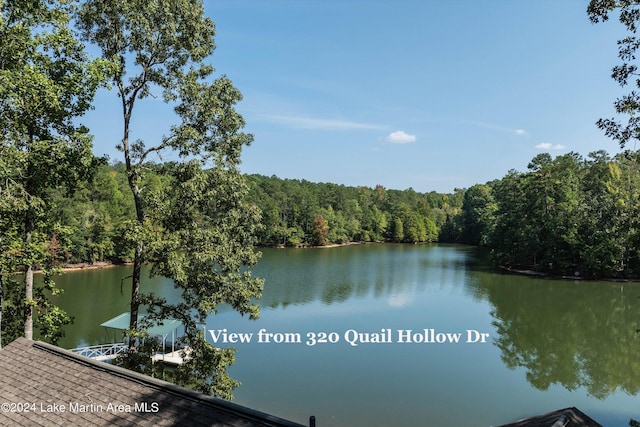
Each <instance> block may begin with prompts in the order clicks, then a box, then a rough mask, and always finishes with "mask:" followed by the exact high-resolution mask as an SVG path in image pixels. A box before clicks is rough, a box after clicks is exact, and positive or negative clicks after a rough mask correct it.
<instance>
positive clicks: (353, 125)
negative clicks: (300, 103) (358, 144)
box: [262, 114, 385, 130]
mask: <svg viewBox="0 0 640 427" xmlns="http://www.w3.org/2000/svg"><path fill="white" fill-rule="evenodd" d="M262 117H263V118H264V119H267V120H269V121H272V122H276V123H279V124H281V125H285V126H287V127H291V128H295V129H314V130H353V129H385V126H381V125H379V124H372V123H362V122H353V121H348V120H334V119H320V118H317V117H305V116H292V115H275V114H266V115H263V116H262Z"/></svg>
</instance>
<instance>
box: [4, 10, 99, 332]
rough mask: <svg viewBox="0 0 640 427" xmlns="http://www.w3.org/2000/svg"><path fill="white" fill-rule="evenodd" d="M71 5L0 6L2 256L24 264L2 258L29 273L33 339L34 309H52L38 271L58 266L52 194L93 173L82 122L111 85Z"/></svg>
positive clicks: (26, 302) (26, 304)
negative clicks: (53, 253) (37, 282)
mask: <svg viewBox="0 0 640 427" xmlns="http://www.w3.org/2000/svg"><path fill="white" fill-rule="evenodd" d="M72 7H73V4H72V2H63V1H60V2H58V1H44V0H40V1H38V0H34V1H28V2H18V1H9V2H1V3H0V8H1V16H0V153H2V154H1V155H0V157H2V158H3V159H4V161H3V162H2V164H1V166H2V169H1V170H0V174H1V175H2V176H1V180H0V197H1V198H3V199H5V200H4V202H3V203H2V207H3V208H4V209H6V210H5V211H4V212H2V217H3V221H2V222H3V224H2V225H3V226H4V229H3V230H2V233H0V234H2V235H3V241H2V251H3V252H4V253H5V255H6V254H7V253H11V254H12V258H13V260H14V261H17V262H16V264H12V263H10V262H8V259H9V258H11V257H8V256H3V257H2V259H3V261H5V262H8V263H5V264H3V265H2V266H0V269H1V271H2V272H1V273H0V274H2V275H3V276H4V277H6V274H7V273H8V272H11V270H10V269H11V268H14V267H16V266H18V267H20V268H21V269H22V270H24V273H25V276H24V277H25V279H24V294H22V292H15V293H14V295H20V298H21V299H22V300H23V303H22V311H23V313H24V317H23V322H22V323H23V325H24V336H25V337H26V338H27V339H32V337H33V321H34V308H38V309H42V306H43V304H46V303H45V302H44V300H43V299H42V294H41V292H40V291H39V290H37V289H35V290H34V283H33V270H34V268H35V267H36V266H38V265H39V266H42V267H45V268H47V267H50V266H51V257H49V256H48V255H49V254H48V253H47V251H48V247H49V243H50V242H51V238H52V235H53V228H54V224H52V223H51V221H50V220H49V217H48V215H47V214H48V212H49V209H50V204H51V201H50V199H49V197H48V191H49V190H50V189H51V188H56V187H59V186H66V187H67V188H68V189H71V188H73V187H74V186H75V184H76V183H77V182H78V181H79V180H80V179H81V177H82V176H83V175H84V174H85V173H87V172H88V171H89V170H90V169H91V166H92V162H93V156H92V154H91V137H90V135H89V134H88V131H87V129H86V128H84V127H82V126H78V125H77V124H76V120H77V118H78V117H80V116H81V115H82V114H84V113H85V112H86V111H87V110H88V109H89V108H91V102H92V100H93V96H94V94H95V92H96V90H97V88H98V87H99V86H100V84H101V83H102V82H104V73H103V72H104V71H105V69H104V66H105V63H104V61H89V60H88V59H87V56H86V54H85V52H84V47H83V45H82V44H81V43H80V42H79V41H78V40H77V39H76V38H75V37H74V34H73V31H72V29H71V28H70V27H69V23H70V21H71V11H72ZM17 199H20V201H18V200H17ZM46 274H48V273H46ZM48 277H49V278H50V276H48ZM7 283H9V282H8V281H6V280H5V281H4V284H5V285H7ZM52 283H53V282H52V281H51V280H48V286H52ZM18 311H19V310H18ZM41 317H42V320H44V321H46V320H55V319H56V318H57V319H59V317H56V316H54V317H47V316H41ZM50 326H51V327H57V326H60V325H53V324H52V325H50Z"/></svg>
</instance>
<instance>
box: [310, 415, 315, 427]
mask: <svg viewBox="0 0 640 427" xmlns="http://www.w3.org/2000/svg"><path fill="white" fill-rule="evenodd" d="M309 427H316V417H314V416H313V415H311V416H310V417H309Z"/></svg>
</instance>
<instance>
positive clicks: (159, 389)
mask: <svg viewBox="0 0 640 427" xmlns="http://www.w3.org/2000/svg"><path fill="white" fill-rule="evenodd" d="M0 404H1V405H2V410H0V425H17V426H69V425H83V426H85V425H86V426H92V425H93V426H96V425H97V426H100V425H103V426H182V425H189V426H236V427H240V426H242V427H254V426H255V427H267V426H270V427H303V426H302V424H297V423H294V422H291V421H287V420H284V419H281V418H278V417H275V416H272V415H269V414H265V413H262V412H259V411H255V410H252V409H249V408H246V407H243V406H240V405H236V404H233V403H231V402H228V401H225V400H222V399H218V398H215V397H211V396H206V395H203V394H200V393H197V392H194V391H191V390H188V389H185V388H182V387H178V386H176V385H174V384H171V383H168V382H165V381H161V380H158V379H155V378H151V377H149V376H146V375H141V374H138V373H135V372H132V371H128V370H126V369H122V368H119V367H117V366H112V365H109V364H107V363H104V362H96V361H94V360H91V359H89V358H86V357H84V356H79V355H77V354H74V353H72V352H70V351H68V350H64V349H61V348H59V347H56V346H53V345H51V344H47V343H43V342H38V341H29V340H26V339H24V338H19V339H17V340H16V341H14V342H12V343H11V344H9V345H7V346H6V347H4V348H3V349H2V350H0Z"/></svg>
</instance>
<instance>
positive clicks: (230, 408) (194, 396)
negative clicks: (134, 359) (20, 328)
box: [9, 337, 306, 427]
mask: <svg viewBox="0 0 640 427" xmlns="http://www.w3.org/2000/svg"><path fill="white" fill-rule="evenodd" d="M16 341H28V340H27V339H26V338H24V337H20V338H18V339H17V340H16ZM30 342H31V343H32V345H33V347H35V348H37V349H40V350H43V351H47V352H50V353H54V354H56V355H58V356H61V357H64V358H67V359H71V360H73V361H74V362H77V363H81V364H83V365H87V366H90V367H91V368H93V369H98V370H101V371H104V372H108V373H111V374H113V375H117V376H120V377H124V378H126V379H130V380H133V381H137V382H139V383H143V384H145V385H147V386H149V387H152V388H155V389H158V390H162V391H165V392H169V393H173V394H178V395H180V396H181V397H183V398H188V399H191V400H194V401H197V402H199V403H203V404H207V405H210V406H214V407H216V409H218V410H222V411H226V412H229V413H232V414H240V415H242V416H243V417H246V418H250V419H254V420H255V421H260V422H263V423H265V425H270V424H271V425H273V426H282V427H306V426H304V425H303V424H299V423H296V422H293V421H289V420H286V419H284V418H280V417H277V416H275V415H271V414H267V413H265V412H261V411H258V410H255V409H251V408H248V407H246V406H242V405H238V404H236V403H232V402H229V401H227V400H224V399H220V398H218V397H214V396H208V395H206V394H203V393H199V392H197V391H194V390H190V389H188V388H184V387H181V386H178V385H175V384H172V383H170V382H167V381H163V380H160V379H157V378H153V377H150V376H148V375H144V374H141V373H138V372H134V371H130V370H128V369H124V368H121V367H120V366H114V365H111V364H108V363H105V362H98V361H96V360H93V359H90V358H88V357H86V356H81V355H79V354H76V353H74V352H72V351H70V350H66V349H64V348H61V347H57V346H55V345H52V344H49V343H46V342H42V341H30ZM9 345H10V344H9Z"/></svg>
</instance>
